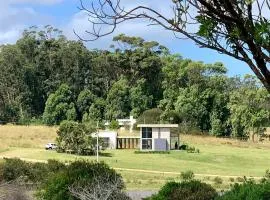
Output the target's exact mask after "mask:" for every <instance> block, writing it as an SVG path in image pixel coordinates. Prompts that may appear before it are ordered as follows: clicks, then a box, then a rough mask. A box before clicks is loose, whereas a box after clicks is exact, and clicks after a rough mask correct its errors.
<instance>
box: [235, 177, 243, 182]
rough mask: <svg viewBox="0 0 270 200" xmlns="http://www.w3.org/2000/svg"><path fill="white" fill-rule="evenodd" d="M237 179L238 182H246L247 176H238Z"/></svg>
mask: <svg viewBox="0 0 270 200" xmlns="http://www.w3.org/2000/svg"><path fill="white" fill-rule="evenodd" d="M236 181H237V182H245V178H243V177H237V178H236Z"/></svg>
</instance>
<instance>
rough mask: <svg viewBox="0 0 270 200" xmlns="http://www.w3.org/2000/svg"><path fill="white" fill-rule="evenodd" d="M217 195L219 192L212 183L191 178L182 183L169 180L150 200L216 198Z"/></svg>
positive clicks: (202, 199) (201, 199)
mask: <svg viewBox="0 0 270 200" xmlns="http://www.w3.org/2000/svg"><path fill="white" fill-rule="evenodd" d="M216 197H217V192H216V191H215V189H214V188H213V187H212V186H211V185H208V184H206V183H201V182H200V181H197V180H191V181H185V182H182V183H177V182H169V183H167V184H166V185H165V186H163V187H162V188H161V190H160V191H159V192H158V194H156V195H153V196H152V197H150V198H149V200H214V199H215V198H216Z"/></svg>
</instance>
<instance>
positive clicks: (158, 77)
mask: <svg viewBox="0 0 270 200" xmlns="http://www.w3.org/2000/svg"><path fill="white" fill-rule="evenodd" d="M48 34H49V35H52V37H46V35H48ZM112 42H113V43H114V44H115V46H114V48H113V49H112V50H111V51H106V50H105V51H102V50H88V49H87V48H86V47H85V46H84V45H83V44H82V43H81V42H77V41H69V40H67V39H66V38H65V37H64V36H63V35H61V31H59V30H58V29H54V28H53V27H51V26H46V27H45V28H44V29H39V28H36V27H32V28H30V29H28V30H25V32H24V33H23V35H22V37H21V39H19V40H18V41H17V43H16V44H14V45H2V46H1V52H0V70H1V75H0V83H5V84H1V85H0V97H1V99H0V121H4V122H12V123H19V124H31V123H44V124H48V125H59V124H60V123H61V122H62V121H63V120H73V121H77V122H80V123H81V122H84V123H85V122H91V123H92V122H96V121H99V122H100V124H103V123H104V122H105V120H109V121H114V120H116V119H117V118H124V117H128V116H129V115H134V117H135V118H138V122H139V123H141V122H146V123H148V122H149V123H150V122H151V123H159V122H164V123H177V124H180V131H181V132H183V133H190V132H198V133H205V134H211V135H214V136H232V137H236V138H241V139H247V137H248V136H249V133H250V132H251V133H252V134H253V136H255V135H263V133H264V127H266V126H268V125H269V118H270V117H269V116H270V104H269V102H270V99H269V98H270V96H269V93H268V92H267V90H266V89H265V88H263V86H262V85H261V84H260V83H259V81H258V80H257V79H256V78H254V77H252V76H245V77H228V76H227V74H226V73H227V69H226V68H225V67H224V65H223V64H222V63H220V62H217V63H213V64H204V63H202V62H196V61H192V60H188V59H184V58H182V57H181V56H179V55H173V54H171V53H170V52H169V50H168V49H167V48H166V47H164V46H162V45H160V44H158V43H157V42H153V41H150V42H149V41H144V40H143V39H142V38H139V37H130V36H126V35H124V34H121V35H119V36H116V37H115V38H114V39H113V41H112ZM123 46H125V48H121V47H123ZM33 52H35V53H33ZM114 128H115V127H114Z"/></svg>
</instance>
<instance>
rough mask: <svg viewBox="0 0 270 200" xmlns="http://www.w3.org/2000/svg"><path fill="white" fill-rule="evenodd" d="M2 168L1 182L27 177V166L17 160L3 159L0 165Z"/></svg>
mask: <svg viewBox="0 0 270 200" xmlns="http://www.w3.org/2000/svg"><path fill="white" fill-rule="evenodd" d="M2 168H3V180H5V181H13V180H16V179H18V178H21V177H25V176H26V175H29V173H30V171H29V164H28V163H26V162H24V161H22V160H20V159H17V158H13V159H8V158H5V162H4V163H2Z"/></svg>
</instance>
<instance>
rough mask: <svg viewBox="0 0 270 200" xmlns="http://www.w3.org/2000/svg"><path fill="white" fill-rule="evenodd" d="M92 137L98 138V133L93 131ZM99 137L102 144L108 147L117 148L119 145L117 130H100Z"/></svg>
mask: <svg viewBox="0 0 270 200" xmlns="http://www.w3.org/2000/svg"><path fill="white" fill-rule="evenodd" d="M92 137H93V138H96V137H97V133H92ZM98 138H100V139H101V140H100V144H101V146H102V147H104V148H107V149H116V146H117V132H115V131H107V130H102V131H99V132H98Z"/></svg>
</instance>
